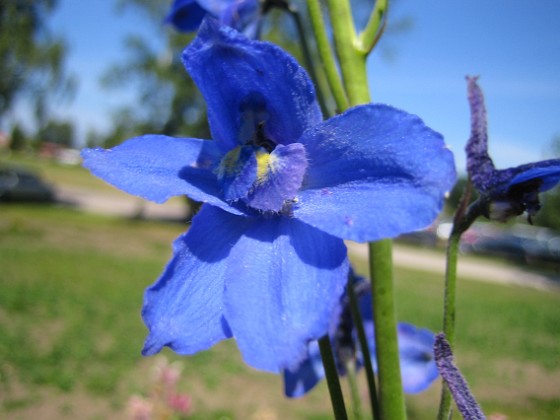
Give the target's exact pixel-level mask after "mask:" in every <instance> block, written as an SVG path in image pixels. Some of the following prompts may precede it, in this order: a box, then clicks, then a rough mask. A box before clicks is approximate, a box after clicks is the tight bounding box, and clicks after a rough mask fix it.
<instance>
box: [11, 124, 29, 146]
mask: <svg viewBox="0 0 560 420" xmlns="http://www.w3.org/2000/svg"><path fill="white" fill-rule="evenodd" d="M28 145H29V139H28V137H27V134H26V133H25V131H24V130H23V127H22V126H21V125H20V124H15V125H14V126H13V127H12V132H11V133H10V144H9V148H10V150H13V151H20V150H24V149H25V148H26V147H27V146H28Z"/></svg>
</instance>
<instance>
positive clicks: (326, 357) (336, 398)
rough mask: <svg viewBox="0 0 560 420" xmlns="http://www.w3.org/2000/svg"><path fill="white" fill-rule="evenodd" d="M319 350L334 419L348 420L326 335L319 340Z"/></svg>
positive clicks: (329, 343)
mask: <svg viewBox="0 0 560 420" xmlns="http://www.w3.org/2000/svg"><path fill="white" fill-rule="evenodd" d="M319 349H320V350H321V359H323V366H324V368H325V377H326V379H327V385H328V387H329V394H330V396H331V403H332V407H333V412H334V416H335V418H336V419H337V420H338V419H340V420H346V419H348V415H347V414H346V407H345V406H344V397H343V396H342V389H341V387H340V381H339V379H338V371H337V369H336V362H335V361H334V355H333V351H332V347H331V341H330V339H329V336H328V335H325V336H324V337H322V338H321V339H319Z"/></svg>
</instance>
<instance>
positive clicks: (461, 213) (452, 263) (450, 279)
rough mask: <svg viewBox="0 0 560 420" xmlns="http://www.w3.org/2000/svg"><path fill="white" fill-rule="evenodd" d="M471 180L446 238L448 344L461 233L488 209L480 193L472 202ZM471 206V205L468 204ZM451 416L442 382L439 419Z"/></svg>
mask: <svg viewBox="0 0 560 420" xmlns="http://www.w3.org/2000/svg"><path fill="white" fill-rule="evenodd" d="M471 192H472V184H471V183H470V181H469V182H468V183H467V186H466V188H465V191H464V193H463V197H462V198H461V200H460V201H459V205H458V206H457V210H456V211H455V216H454V217H453V228H452V230H451V234H450V235H449V240H448V241H447V255H446V257H447V264H446V269H445V290H444V297H443V332H444V334H445V337H446V339H447V341H448V342H449V345H450V346H451V347H453V344H454V342H455V313H456V300H457V262H458V256H459V245H460V243H461V236H462V235H463V233H465V232H466V230H467V229H468V228H469V227H470V226H471V225H472V224H473V222H474V221H475V220H476V219H477V217H479V216H480V215H482V214H485V213H486V211H487V209H488V205H489V204H488V201H487V200H486V199H485V198H484V197H481V198H479V199H478V200H477V201H475V202H474V203H472V204H471V205H470V206H468V203H469V201H470V197H471ZM467 206H468V207H467ZM450 416H451V394H450V392H449V388H448V387H447V385H446V384H445V383H443V385H442V388H441V397H440V403H439V410H438V415H437V418H438V420H448V419H449V418H450Z"/></svg>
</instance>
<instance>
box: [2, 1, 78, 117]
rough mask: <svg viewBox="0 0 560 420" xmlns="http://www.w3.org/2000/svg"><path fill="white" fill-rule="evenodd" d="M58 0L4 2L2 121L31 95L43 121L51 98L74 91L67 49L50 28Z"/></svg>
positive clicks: (37, 112)
mask: <svg viewBox="0 0 560 420" xmlns="http://www.w3.org/2000/svg"><path fill="white" fill-rule="evenodd" d="M56 4H57V1H56V0H33V1H31V0H1V1H0V74H1V75H2V77H0V117H2V115H4V114H5V113H6V112H7V111H8V110H9V109H10V108H11V107H12V106H13V104H14V102H15V100H16V99H17V98H18V97H20V96H23V95H25V94H28V95H29V96H30V97H32V98H33V100H34V105H35V112H36V115H37V116H38V118H39V121H43V120H44V117H45V114H46V106H47V102H48V101H47V100H48V97H49V95H51V94H53V93H68V92H71V91H72V88H73V81H72V79H71V78H69V77H68V76H67V75H66V74H65V72H64V66H63V64H64V57H65V55H66V51H67V46H66V44H65V43H64V41H63V40H62V39H61V38H59V37H57V36H55V35H53V34H52V33H51V31H50V30H49V28H48V27H47V25H46V22H47V18H48V16H49V15H50V14H51V13H52V12H53V10H54V9H55V7H56Z"/></svg>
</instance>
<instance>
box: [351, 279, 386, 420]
mask: <svg viewBox="0 0 560 420" xmlns="http://www.w3.org/2000/svg"><path fill="white" fill-rule="evenodd" d="M347 295H348V297H349V299H350V310H351V311H352V319H353V320H354V325H355V326H356V331H357V333H358V341H359V342H360V350H361V352H362V357H363V359H364V369H365V371H366V379H367V383H368V390H369V401H370V406H371V413H372V414H371V415H372V417H373V418H374V419H379V404H378V402H377V387H376V385H375V373H374V371H373V365H372V363H371V353H370V352H369V345H368V342H367V337H366V332H365V330H364V323H363V322H362V316H361V315H360V306H359V303H358V299H357V297H356V293H355V291H354V287H353V285H352V284H350V283H348V287H347Z"/></svg>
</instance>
